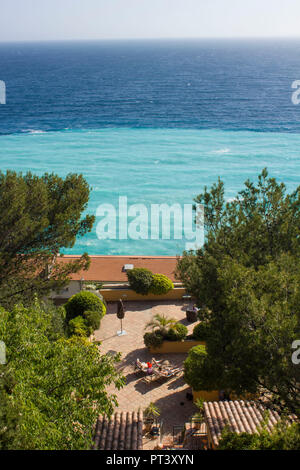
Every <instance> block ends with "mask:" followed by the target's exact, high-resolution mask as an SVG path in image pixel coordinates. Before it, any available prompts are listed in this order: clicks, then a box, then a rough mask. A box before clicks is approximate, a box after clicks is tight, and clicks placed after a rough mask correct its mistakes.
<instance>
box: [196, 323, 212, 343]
mask: <svg viewBox="0 0 300 470" xmlns="http://www.w3.org/2000/svg"><path fill="white" fill-rule="evenodd" d="M208 332H209V324H208V323H207V322H201V323H198V324H197V325H196V326H195V327H194V329H193V337H194V339H197V340H198V341H204V340H205V339H206V338H207V336H208Z"/></svg>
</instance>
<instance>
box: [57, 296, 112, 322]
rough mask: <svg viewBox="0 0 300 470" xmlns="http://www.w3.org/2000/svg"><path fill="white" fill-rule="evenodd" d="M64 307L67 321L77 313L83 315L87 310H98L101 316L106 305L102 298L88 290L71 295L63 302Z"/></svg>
mask: <svg viewBox="0 0 300 470" xmlns="http://www.w3.org/2000/svg"><path fill="white" fill-rule="evenodd" d="M65 309H66V321H67V323H69V321H70V320H72V319H73V318H76V317H78V316H79V315H81V316H83V314H84V312H86V311H87V310H90V311H93V312H99V313H100V315H101V318H102V317H103V316H104V315H105V313H106V307H105V305H104V303H103V302H102V300H101V299H99V297H98V296H97V295H96V294H93V293H92V292H88V291H81V292H79V293H78V294H75V295H73V296H72V297H71V298H70V299H69V300H68V302H67V303H66V304H65Z"/></svg>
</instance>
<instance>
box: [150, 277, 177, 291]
mask: <svg viewBox="0 0 300 470" xmlns="http://www.w3.org/2000/svg"><path fill="white" fill-rule="evenodd" d="M172 289H174V284H173V282H172V281H171V279H169V278H168V277H167V276H165V275H164V274H153V276H152V283H151V286H150V289H149V293H151V294H154V295H163V294H167V293H168V292H170V290H172Z"/></svg>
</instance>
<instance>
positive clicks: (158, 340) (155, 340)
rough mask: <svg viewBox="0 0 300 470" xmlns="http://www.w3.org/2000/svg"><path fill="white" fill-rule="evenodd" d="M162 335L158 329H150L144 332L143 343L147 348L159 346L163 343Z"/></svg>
mask: <svg viewBox="0 0 300 470" xmlns="http://www.w3.org/2000/svg"><path fill="white" fill-rule="evenodd" d="M163 340H164V336H163V335H162V334H161V332H160V331H156V332H154V331H152V332H151V333H150V332H147V333H145V334H144V343H145V346H146V347H147V348H151V347H152V348H159V346H161V344H162V343H163Z"/></svg>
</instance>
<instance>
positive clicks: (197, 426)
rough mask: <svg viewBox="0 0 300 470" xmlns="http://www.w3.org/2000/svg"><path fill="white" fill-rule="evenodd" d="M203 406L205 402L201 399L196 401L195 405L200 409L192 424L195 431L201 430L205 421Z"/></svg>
mask: <svg viewBox="0 0 300 470" xmlns="http://www.w3.org/2000/svg"><path fill="white" fill-rule="evenodd" d="M203 404H204V400H201V398H198V399H197V400H196V401H195V405H196V406H197V408H198V411H197V412H196V413H195V414H194V415H193V417H192V423H193V427H194V428H195V429H200V428H201V424H202V423H203V420H204V412H203Z"/></svg>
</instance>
